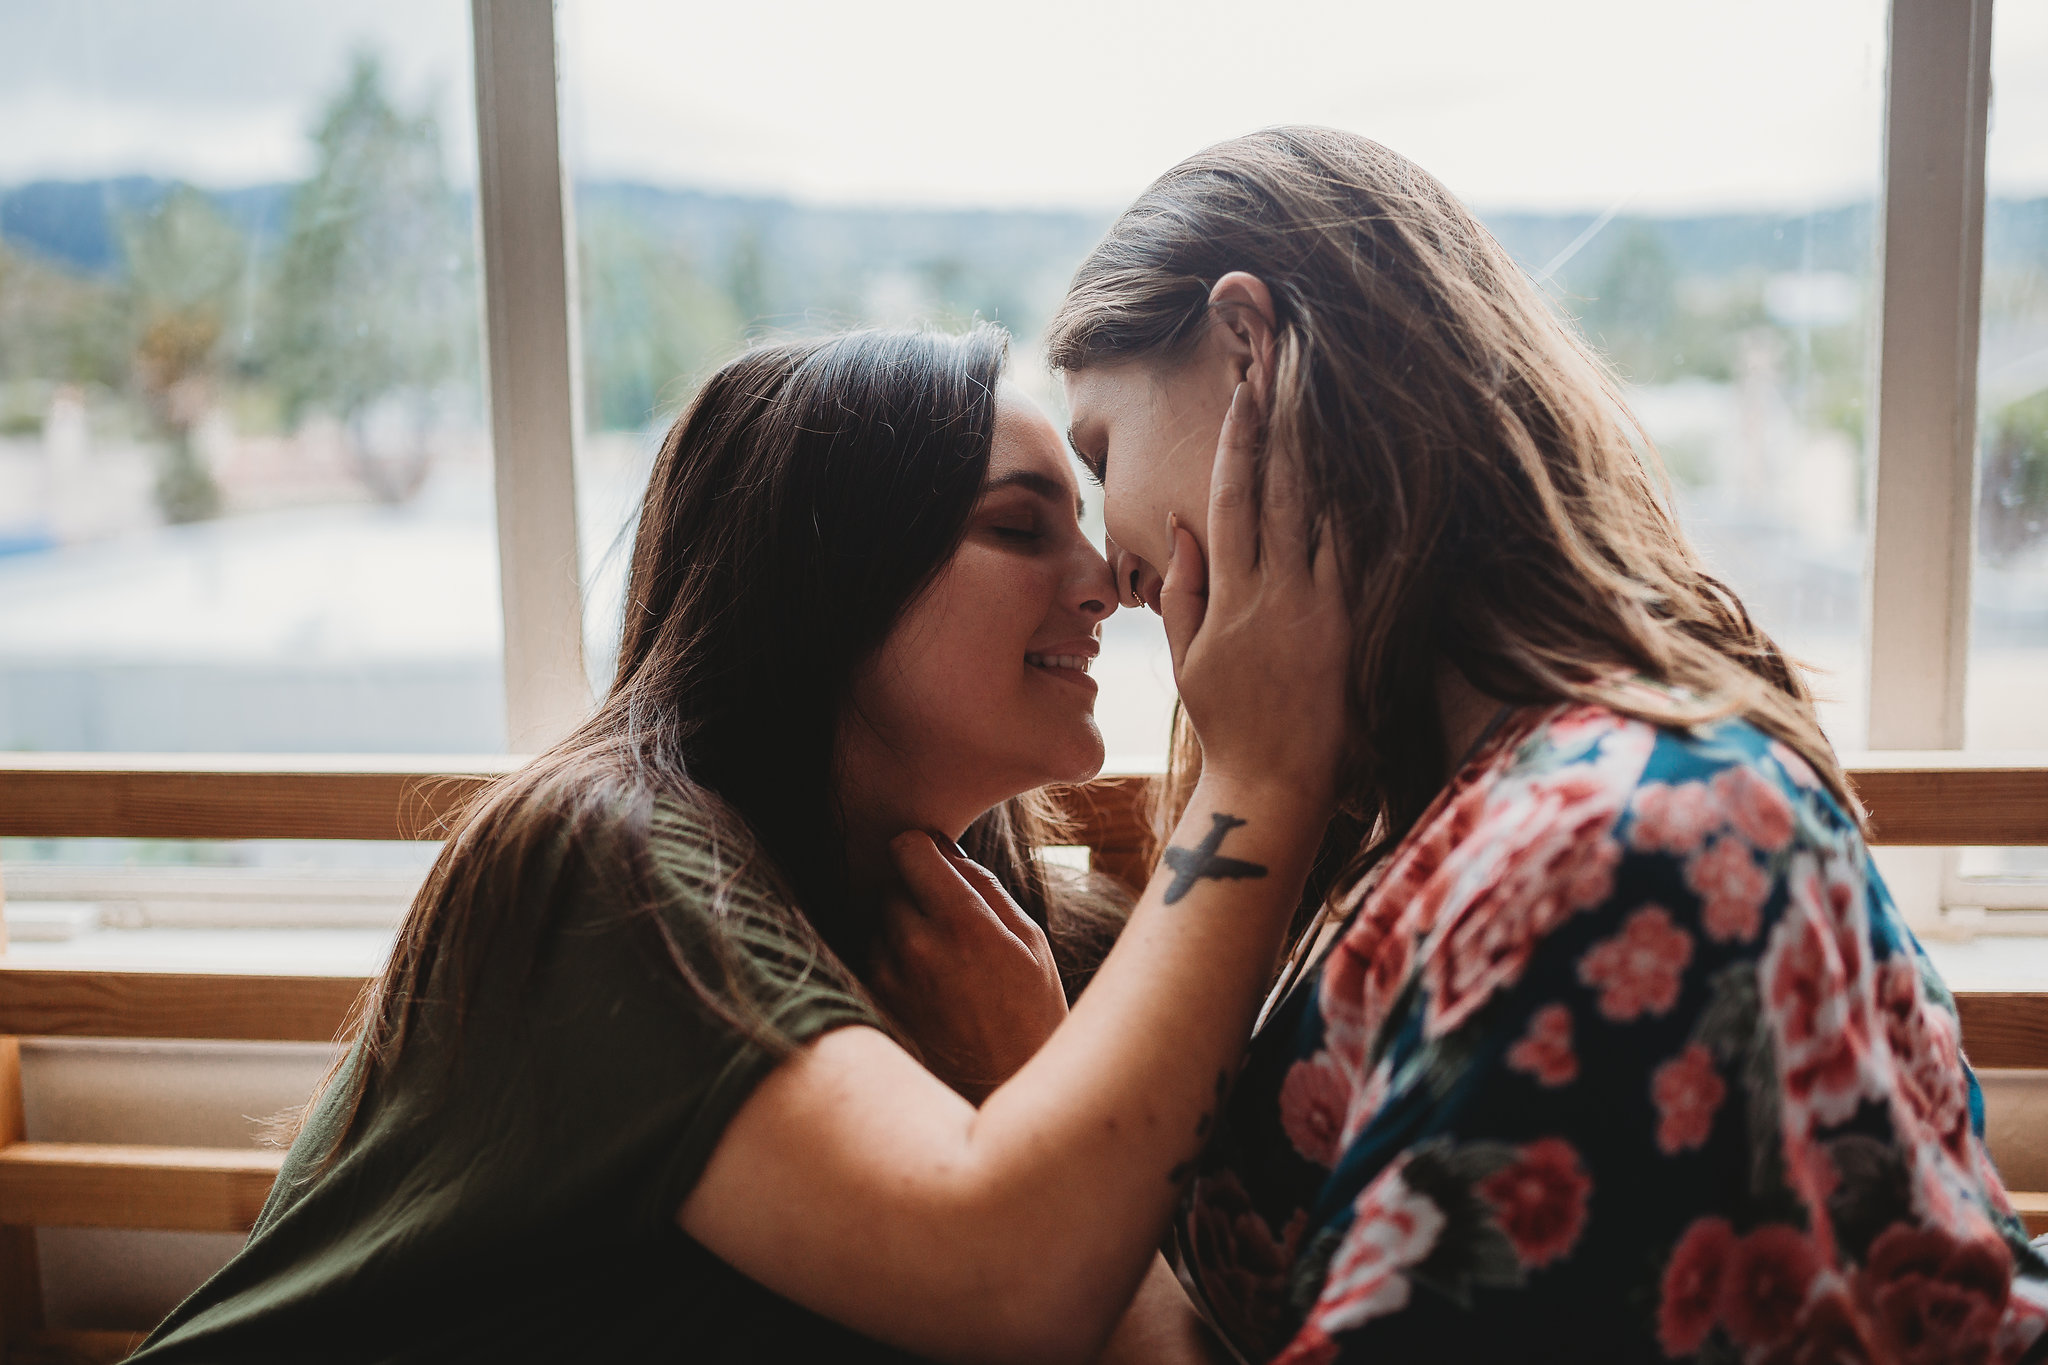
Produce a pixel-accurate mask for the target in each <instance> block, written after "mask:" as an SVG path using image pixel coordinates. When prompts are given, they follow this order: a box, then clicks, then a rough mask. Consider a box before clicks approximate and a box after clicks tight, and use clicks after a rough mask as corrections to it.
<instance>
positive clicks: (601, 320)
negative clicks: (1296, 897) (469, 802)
mask: <svg viewBox="0 0 2048 1365" xmlns="http://www.w3.org/2000/svg"><path fill="white" fill-rule="evenodd" d="M1884 19H1885V7H1884V5H1883V4H1882V3H1881V0H1826V2H1825V3H1815V4H1809V5H1801V6H1796V7H1790V8H1789V9H1788V8H1787V7H1784V6H1780V5H1772V4H1767V3H1762V2H1761V0H1737V2H1736V3H1729V4H1723V5H1719V6H1715V7H1712V8H1711V9H1700V8H1698V7H1691V8H1689V9H1687V10H1686V11H1685V12H1683V13H1680V12H1677V11H1674V10H1672V9H1670V8H1669V7H1664V6H1645V5H1640V4H1633V3H1627V0H1572V2H1571V3H1565V4H1561V5H1549V6H1529V5H1524V4H1515V3H1508V0H1482V2H1481V3H1474V4H1468V5H1461V6H1458V7H1456V9H1455V12H1453V11H1452V10H1450V9H1446V8H1444V7H1441V6H1437V7H1431V6H1408V7H1405V8H1403V7H1389V6H1371V7H1362V6H1358V5H1354V4H1347V3H1343V2H1342V0H1287V2H1286V3H1279V4H1275V5H1270V6H1265V7H1262V8H1259V9H1258V10H1256V11H1255V12H1254V11H1248V10H1246V9H1244V8H1243V7H1242V6H1227V5H1222V4H1214V3H1196V4H1187V3H1175V4H1170V5H1169V4H1164V3H1135V4H1134V3H1121V4H1107V5H1105V4H1101V3H1099V2H1092V3H1083V0H1050V3H1047V4H1044V5H1040V6H1035V7H1033V8H1032V9H1031V10H1030V11H1029V12H1028V13H1025V12H1021V11H995V10H978V9H975V8H973V7H967V8H962V7H960V6H957V5H947V4H940V3H920V2H918V0H880V2H879V3H877V4H872V5H864V6H859V7H847V6H843V5H832V4H825V3H810V2H809V0H763V3H759V4H754V5H747V6H725V7H713V8H711V9H700V8H695V7H692V8H689V9H687V10H681V9H675V8H673V7H669V6H663V5H658V4H653V3H638V4H635V3H616V2H613V0H608V2H607V3H604V4H590V3H576V2H574V0H572V2H571V3H567V4H565V5H564V6H563V8H562V10H561V27H562V33H563V40H564V51H565V60H566V73H565V81H564V91H565V107H566V114H565V118H566V127H567V130H568V135H567V137H566V139H565V142H566V146H567V147H568V149H569V150H568V155H569V159H570V163H571V171H572V173H573V175H574V177H575V183H576V199H577V216H578V224H579V232H580V234H581V244H580V251H581V258H580V263H581V280H582V290H583V298H582V310H583V312H582V320H583V336H584V348H585V349H584V371H585V382H586V384H587V386H588V387H587V392H586V398H587V405H586V412H587V420H588V423H589V432H588V436H587V439H586V443H585V448H584V452H583V463H582V467H581V468H580V470H579V477H580V481H581V488H582V490H583V503H584V517H585V540H586V543H587V546H588V547H589V548H588V553H589V556H590V558H591V560H592V564H593V571H592V574H591V577H590V581H591V583H592V600H593V610H592V612H591V613H590V620H589V622H588V628H589V630H590V632H591V645H592V648H591V654H592V656H593V658H594V659H598V660H601V659H602V658H603V657H604V656H605V654H606V653H607V651H608V649H609V647H610V646H609V642H610V641H611V640H612V639H613V638H614V637H615V634H616V630H617V618H616V577H617V565H618V562H619V560H620V559H621V558H622V555H621V554H620V553H618V552H616V551H613V552H611V553H610V556H609V558H607V550H608V547H610V546H612V545H613V544H614V539H615V537H616V536H617V535H618V533H619V529H620V527H621V526H622V525H623V524H624V522H625V520H626V519H627V518H628V517H630V514H631V510H632V506H633V502H634V499H635V497H636V495H637V493H638V488H639V481H640V480H641V479H643V478H644V477H645V471H646V467H647V460H648V456H649V454H650V452H651V450H652V448H653V443H654V439H655V437H656V436H658V434H659V432H660V430H661V429H662V427H663V426H664V425H665V423H666V419H667V418H668V417H670V416H671V415H672V414H673V412H674V411H675V409H676V407H677V406H678V405H679V404H680V402H681V401H682V400H683V399H684V398H686V397H687V395H688V394H689V392H690V391H691V388H692V385H693V383H694V382H696V380H697V379H698V378H699V377H700V376H701V375H702V374H703V373H704V372H705V370H706V368H707V367H709V366H712V365H715V364H716V363H717V362H718V361H720V360H722V359H724V358H725V357H727V356H729V355H731V354H733V352H734V351H735V350H736V349H737V348H738V347H740V346H741V345H743V344H744V342H745V339H746V338H747V337H749V336H751V335H755V334H758V333H759V332H761V331H763V330H767V329H775V328H788V327H814V326H823V325H830V324H835V323H840V322H855V321H877V322H893V321H906V320H916V319H931V320H937V321H941V322H959V321H963V320H965V319H967V318H969V317H970V316H972V315H974V314H976V313H979V314H981V315H982V316H985V317H992V318H995V319H997V320H998V321H1001V322H1003V323H1005V324H1007V325H1008V326H1009V327H1010V328H1011V329H1012V330H1013V332H1014V333H1015V334H1016V339H1017V345H1016V350H1015V356H1016V366H1015V368H1016V371H1017V373H1018V375H1019V377H1020V378H1022V379H1023V380H1024V381H1025V382H1027V383H1028V384H1031V385H1033V386H1035V387H1036V388H1037V389H1038V391H1039V392H1041V393H1042V394H1044V395H1045V396H1046V401H1047V402H1048V403H1049V404H1054V405H1056V404H1057V402H1058V391H1057V387H1056V386H1055V385H1053V384H1052V383H1050V381H1049V379H1048V378H1047V377H1046V376H1045V375H1044V373H1043V370H1042V367H1041V365H1040V363H1039V360H1038V350H1037V338H1038V332H1039V329H1040V328H1041V327H1042V325H1043V323H1044V321H1045V319H1046V317H1047V316H1048V314H1049V312H1050V310H1051V309H1052V307H1053V306H1055V305H1056V303H1057V301H1058V299H1059V295H1060V292H1061V290H1062V288H1063V286H1064V284H1065V281H1066V280H1067V278H1068V277H1069V276H1070V274H1071V272H1072V270H1073V267H1074V266H1075V264H1077V262H1078V260H1079V258H1080V257H1081V255H1082V254H1083V253H1084V252H1085V251H1086V249H1087V248H1088V246H1089V245H1090V244H1091V243H1092V241H1093V240H1094V239H1095V237H1096V236H1097V234H1098V233H1099V232H1100V231H1101V229H1102V228H1103V226H1104V225H1105V224H1106V223H1107V222H1108V220H1109V218H1110V217H1111V216H1112V215H1113V214H1114V213H1115V211H1116V210H1117V209H1118V208H1119V207H1121V206H1122V205H1123V204H1124V203H1126V202H1128V201H1129V200H1130V199H1131V198H1132V197H1133V196H1135V195H1136V194H1137V193H1138V192H1139V191H1140V190H1142V189H1143V188H1144V186H1145V184H1146V183H1147V182H1148V181H1149V180H1150V179H1151V178H1152V177H1153V176H1154V175H1156V174H1158V173H1159V172H1160V171H1162V170H1164V169H1165V168H1166V167H1167V166H1169V165H1171V164H1172V163H1173V162H1174V161H1176V160H1177V159H1179V158H1180V157H1182V156H1184V155H1186V154H1188V153H1190V152H1193V151H1195V150H1197V149H1199V148H1201V147H1202V146H1204V145H1207V144H1209V143H1211V142H1214V141H1217V140H1220V139H1223V138H1226V137H1230V136H1233V135H1236V134H1239V133H1243V132H1246V131H1249V130H1252V129H1255V128H1258V127H1261V126H1264V125H1268V124H1273V123H1283V122H1314V123H1325V124H1333V125H1337V126H1340V127H1345V128H1349V129H1354V130H1356V131H1359V132H1362V133H1365V134H1367V135H1369V136H1372V137H1374V138H1377V139H1379V140H1380V141H1382V142H1385V143H1386V144H1388V145H1389V146H1392V147H1394V148H1396V149H1397V150H1399V151H1402V152H1404V153H1406V154H1408V155H1410V156H1412V157H1414V158H1415V159H1416V160H1417V161H1419V162H1420V163H1421V164H1422V165H1424V166H1425V167H1427V168H1428V169H1430V170H1431V171H1432V172H1434V173H1435V174H1436V175H1438V176H1439V177H1441V178H1442V179H1443V180H1444V181H1445V182H1446V183H1447V184H1448V185H1449V186H1450V187H1451V188H1452V189H1453V190H1454V191H1455V192H1457V193H1458V194H1459V195H1460V196H1461V197H1463V198H1464V199H1465V200H1466V202H1468V203H1469V204H1471V205H1472V206H1473V207H1474V208H1475V209H1477V210H1478V211H1479V212H1480V213H1481V215H1482V217H1484V218H1485V219H1486V221H1487V222H1488V223H1489V224H1490V225H1491V226H1492V227H1493V229H1494V230H1495V232H1496V233H1497V234H1498V235H1499V236H1500V238H1501V240H1502V241H1503V242H1504V243H1505V244H1506V245H1507V247H1508V248H1509V249H1510V250H1511V251H1513V252H1514V253H1515V254H1516V255H1517V256H1518V257H1519V258H1520V259H1521V260H1522V261H1523V262H1524V263H1525V264H1526V265H1527V266H1528V267H1529V269H1530V270H1531V271H1532V272H1534V273H1538V274H1540V275H1542V276H1543V277H1544V279H1545V285H1546V287H1547V288H1548V289H1549V290H1550V291H1551V293H1552V294H1553V296H1554V297H1555V298H1556V300H1557V303H1558V306H1559V307H1561V308H1563V309H1566V310H1568V311H1570V312H1571V313H1573V314H1575V315H1577V316H1579V317H1581V318H1582V319H1583V320H1584V322H1585V325H1586V327H1587V329H1588V330H1589V331H1590V332H1591V333H1593V335H1594V336H1595V337H1596V339H1597V340H1598V341H1599V343H1600V344H1601V345H1602V347H1603V348H1604V349H1605V350H1606V351H1607V353H1608V354H1609V355H1610V356H1611V357H1612V358H1613V360H1614V363H1615V364H1616V365H1617V366H1618V367H1619V368H1620V369H1621V370H1622V372H1623V373H1624V375H1625V376H1626V377H1627V380H1628V383H1629V386H1630V391H1631V393H1632V396H1633V399H1634V401H1635V403H1636V405H1637V406H1638V408H1639V411H1640V414H1641V416H1642V418H1643V420H1644V421H1645V423H1646V424H1647V426H1648V428H1649V431H1650V433H1651V434H1652V436H1653V438H1654V439H1655V440H1656V441H1657V442H1658V443H1659V444H1660V445H1661V446H1662V448H1663V449H1664V451H1665V454H1666V458H1667V459H1668V461H1669V463H1670V465H1671V468H1672V472H1673V474H1674V476H1675V478H1676V482H1677V489H1676V492H1677V498H1678V501H1679V503H1680V506H1681V509H1682V512H1683V515H1684V518H1685V521H1686V524H1687V526H1688V528H1689V530H1690V531H1691V533H1692V534H1693V536H1694V537H1695V539H1696V540H1697V541H1698V543H1699V544H1700V545H1701V547H1702V549H1703V550H1704V551H1705V553H1706V554H1707V555H1708V556H1709V558H1710V559H1711V560H1712V561H1713V564H1714V566H1715V567H1716V569H1717V570H1718V571H1719V572H1720V573H1722V574H1723V575H1725V576H1726V577H1727V578H1728V579H1729V581H1731V582H1732V583H1733V584H1734V585H1735V586H1736V587H1737V588H1738V589H1739V590H1740V591H1741V592H1742V593H1743V595H1744V596H1745V597H1746V599H1747V600H1748V601H1749V603H1750V605H1751V607H1752V608H1753V609H1754V610H1755V612H1756V614H1757V615H1758V616H1759V618H1760V619H1761V620H1762V621H1763V622H1764V624H1765V625H1766V626H1767V627H1768V628H1769V629H1771V630H1772V631H1773V632H1774V633H1776V634H1777V635H1778V637H1779V638H1780V639H1781V640H1782V641H1783V643H1784V644H1785V645H1786V646H1787V648H1788V649H1790V650H1791V651H1792V652H1794V653H1795V654H1797V655H1799V656H1800V657H1802V658H1804V659H1807V660H1809V661H1811V662H1813V663H1815V664H1817V665H1820V666H1822V667H1824V668H1825V669H1827V670H1828V674H1827V676H1826V677H1825V678H1823V679H1822V680H1821V682H1820V686H1821V690H1822V691H1823V692H1824V693H1826V694H1828V695H1829V696H1831V697H1833V698H1835V699H1837V701H1836V704H1832V705H1830V706H1829V707H1828V708H1827V710H1826V712H1825V715H1826V719H1827V723H1828V724H1829V726H1830V728H1831V729H1832V730H1833V731H1834V733H1835V736H1836V738H1837V740H1838V741H1841V742H1845V743H1849V744H1854V743H1857V742H1858V741H1859V740H1860V731H1861V724H1862V721H1861V709H1862V708H1861V698H1862V693H1863V682H1862V668H1863V664H1862V645H1861V640H1860V637H1859V622H1860V619H1861V615H1862V566H1863V558H1864V529H1863V528H1864V507H1863V496H1862V492H1861V488H1862V469H1863V455H1862V453H1861V452H1862V448H1863V423H1864V410H1865V404H1864V397H1865V393H1864V390H1865V380H1864V363H1865V352H1866V348H1865V341H1864V335H1865V325H1866V320H1867V317H1868V312H1869V308H1870V303H1871V298H1870V295H1871V269H1870V264H1869V262H1870V255H1871V253H1870V243H1871V227H1872V220H1873V206H1874V195H1875V187H1876V184H1877V177H1878V163H1879V151H1880V134H1881V129H1880V118H1879V114H1880V109H1881V106H1882V70H1883V44H1884ZM1679 52H1683V53H1684V54H1685V58H1684V60H1682V61H1681V60H1676V59H1674V57H1673V55H1672V54H1674V53H1679ZM683 71H687V73H688V78H687V79H680V78H679V73H680V72H683ZM1058 415H1059V414H1058V413H1057V412H1055V416H1058ZM600 565H609V566H610V570H611V572H610V576H609V577H607V576H606V574H605V573H603V572H601V571H599V566H600ZM1106 635H1107V641H1106V648H1105V653H1104V658H1103V660H1102V663H1101V665H1100V667H1099V674H1100V676H1101V677H1102V680H1103V683H1104V688H1103V693H1102V702H1101V706H1100V709H1101V712H1102V718H1103V722H1104V730H1105V733H1106V735H1107V738H1108V741H1109V747H1110V751H1111V763H1112V765H1113V766H1114V765H1129V766H1145V765H1153V764H1156V763H1157V762H1158V761H1159V758H1160V755H1161V754H1162V752H1163V749H1164V736H1165V716H1166V709H1167V707H1168V706H1169V705H1170V701H1171V687H1170V674H1169V672H1168V670H1167V667H1166V663H1165V658H1164V650H1163V645H1162V644H1161V642H1160V639H1159V632H1158V629H1157V625H1156V622H1154V621H1152V620H1151V619H1150V617H1149V615H1148V614H1145V613H1134V612H1122V613H1119V614H1118V615H1117V616H1116V617H1114V618H1113V619H1112V620H1111V621H1110V622H1109V624H1108V626H1107V628H1106Z"/></svg>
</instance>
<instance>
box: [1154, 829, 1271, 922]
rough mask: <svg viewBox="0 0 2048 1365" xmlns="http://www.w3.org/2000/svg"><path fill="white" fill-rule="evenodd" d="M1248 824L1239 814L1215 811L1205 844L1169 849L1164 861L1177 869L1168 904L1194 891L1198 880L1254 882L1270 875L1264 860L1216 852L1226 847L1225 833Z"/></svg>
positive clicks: (1203, 842)
mask: <svg viewBox="0 0 2048 1365" xmlns="http://www.w3.org/2000/svg"><path fill="white" fill-rule="evenodd" d="M1244 823H1245V822H1244V821H1243V820H1240V819H1238V818H1237V817H1236V816H1235V815H1224V814H1222V813H1221V812H1220V811H1219V812H1212V813H1211V814H1210V816H1209V832H1208V833H1207V834H1205V835H1203V836H1202V842H1201V843H1199V844H1197V845H1195V846H1194V847H1193V848H1182V847H1181V846H1180V845H1178V844H1175V845H1173V846H1172V847H1170V848H1168V849H1167V850H1166V854H1165V857H1164V859H1163V861H1164V862H1165V863H1166V865H1167V866H1168V867H1170V868H1172V869H1173V881H1172V882H1171V883H1169V884H1168V886H1167V888H1166V903H1167V904H1168V905H1172V904H1173V903H1174V902H1175V901H1177V900H1179V899H1180V898H1181V897H1182V896H1185V895H1187V893H1188V892H1190V891H1192V890H1194V887H1195V883H1196V882H1198V881H1201V880H1203V879H1204V878H1209V879H1213V880H1216V881H1224V880H1231V881H1238V880H1245V881H1250V880H1256V879H1257V878H1259V877H1263V876H1265V875H1266V865H1265V864H1264V863H1248V862H1246V861H1245V860H1244V859H1242V858H1226V857H1224V856H1223V855H1222V854H1220V853H1218V852H1217V851H1216V850H1218V849H1219V848H1221V847H1223V836H1224V835H1226V834H1228V833H1230V831H1232V830H1234V829H1236V828H1237V827H1238V826H1239V825H1242V824H1244Z"/></svg>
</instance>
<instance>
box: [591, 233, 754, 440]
mask: <svg viewBox="0 0 2048 1365" xmlns="http://www.w3.org/2000/svg"><path fill="white" fill-rule="evenodd" d="M577 245H578V248H579V255H578V258H577V259H578V281H577V282H578V285H579V288H580V291H581V294H582V300H581V307H582V313H581V324H582V337H583V381H584V383H583V389H584V404H585V407H586V409H587V418H588V420H589V422H590V424H591V425H592V426H594V427H598V428H602V429H606V430H637V429H638V428H640V427H643V426H646V425H648V423H649V422H650V421H652V420H654V419H655V418H657V417H658V416H660V415H661V414H662V413H663V412H664V410H666V409H672V408H674V407H675V406H676V405H677V404H679V403H680V402H681V401H682V399H683V398H684V397H685V386H687V385H688V384H689V383H690V382H691V380H692V379H694V378H695V377H696V376H698V375H699V374H700V372H702V371H703V370H705V369H707V368H709V367H710V366H711V365H713V364H715V363H716V362H717V361H719V360H721V359H723V358H724V357H725V355H726V354H727V353H728V352H729V351H731V350H732V349H733V347H734V345H735V343H736V342H737V339H738V337H739V335H740V331H741V328H742V327H743V326H744V325H745V324H746V322H747V321H748V320H749V317H750V315H749V314H747V313H746V312H745V311H744V308H745V305H740V304H736V302H735V299H734V298H729V297H728V296H727V295H726V294H725V292H723V291H721V290H719V289H716V288H714V287H713V286H711V285H710V284H708V283H706V282H705V281H704V279H703V278H702V277H701V276H699V275H698V274H697V272H696V269H695V267H694V265H693V264H692V262H691V260H690V258H689V255H688V253H686V252H685V251H684V250H683V249H682V248H681V247H680V246H677V245H674V244H672V243H667V242H661V241H657V240H656V239H655V238H654V237H653V236H651V235H650V234H649V233H648V232H647V231H646V229H644V228H643V227H641V226H639V225H638V224H637V223H635V222H634V221H633V220H632V219H631V218H630V217H628V216H626V215H624V214H622V213H619V212H617V211H615V210H610V209H598V210H595V211H592V212H589V213H586V214H585V215H583V216H582V217H581V218H580V219H579V221H578V223H577ZM759 268H760V260H759V253H758V250H757V251H755V252H754V253H753V254H752V255H751V256H749V257H747V258H745V260H742V261H737V262H736V264H735V269H734V271H733V275H734V281H733V283H734V294H735V295H736V296H737V297H738V298H743V299H747V300H750V301H751V303H752V305H753V306H754V307H755V308H757V309H758V307H759V306H760V303H759V300H760V284H759V278H758V272H759ZM750 276H751V278H750Z"/></svg>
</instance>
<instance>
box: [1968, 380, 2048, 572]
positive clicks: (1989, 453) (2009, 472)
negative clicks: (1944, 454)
mask: <svg viewBox="0 0 2048 1365" xmlns="http://www.w3.org/2000/svg"><path fill="white" fill-rule="evenodd" d="M1986 428H1987V429H1986V431H1985V433H1984V437H1983V447H1984V457H1983V458H1984V465H1983V471H1982V478H1981V479H1980V481H1979V487H1980V492H1979V499H1980V500H1979V503H1978V510H1977V540H1978V543H1979V544H1980V545H1981V546H1982V547H1983V551H1984V557H1985V558H1986V559H1988V560H1989V561H1990V562H1991V563H1993V564H1998V565H2007V564H2012V563H2014V562H2016V561H2018V560H2019V559H2021V558H2023V557H2024V556H2026V555H2027V554H2028V553H2029V552H2030V551H2033V550H2034V549H2036V548H2038V547H2039V546H2040V545H2041V544H2042V543H2043V542H2044V541H2048V389H2044V390H2042V391H2041V392H2038V393H2035V394H2032V395H2030V396H2028V397H2026V398H2022V399H2020V400H2019V401H2018V402H2014V403H2008V404H2006V405H2005V406H2004V407H2002V408H2000V409H1999V410H1998V411H1997V412H1996V413H1993V414H1992V415H1991V419H1990V421H1989V422H1988V423H1986Z"/></svg>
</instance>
